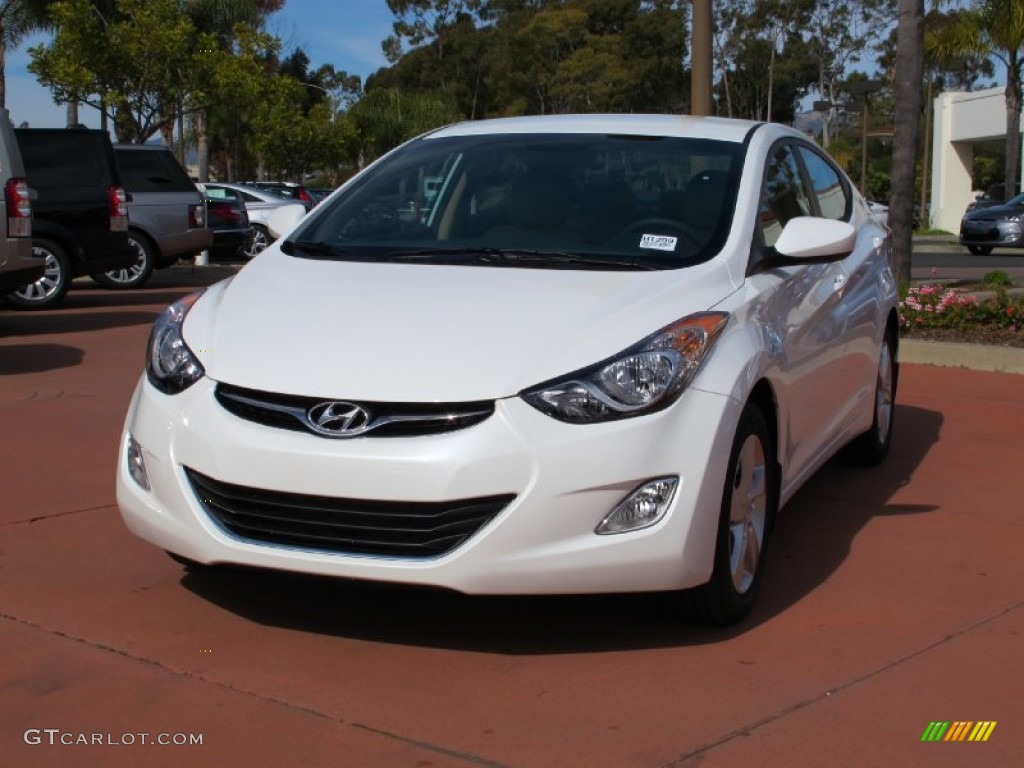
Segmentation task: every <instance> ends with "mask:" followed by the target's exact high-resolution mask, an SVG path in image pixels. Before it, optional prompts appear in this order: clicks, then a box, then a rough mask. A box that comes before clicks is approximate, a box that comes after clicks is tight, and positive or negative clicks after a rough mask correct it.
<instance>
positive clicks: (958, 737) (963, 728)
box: [942, 720, 974, 741]
mask: <svg viewBox="0 0 1024 768" xmlns="http://www.w3.org/2000/svg"><path fill="white" fill-rule="evenodd" d="M972 725H974V723H972V722H971V721H970V720H968V721H964V720H958V721H956V722H954V723H953V724H952V726H950V728H949V733H947V734H946V737H945V738H944V739H942V740H943V741H963V740H964V739H965V738H966V737H967V730H968V728H970V727H971V726H972Z"/></svg>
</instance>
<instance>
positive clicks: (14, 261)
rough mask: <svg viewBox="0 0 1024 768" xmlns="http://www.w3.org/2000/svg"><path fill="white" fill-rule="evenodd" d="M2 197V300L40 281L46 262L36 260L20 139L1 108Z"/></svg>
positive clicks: (0, 238) (0, 182) (5, 111)
mask: <svg viewBox="0 0 1024 768" xmlns="http://www.w3.org/2000/svg"><path fill="white" fill-rule="evenodd" d="M0 193H2V195H3V202H4V215H3V217H2V219H3V223H2V224H0V296H5V295H6V294H8V293H10V292H11V291H13V290H14V289H16V288H19V287H21V286H23V285H26V284H28V283H33V282H35V281H36V280H39V279H40V278H41V277H42V276H43V273H44V271H45V268H46V267H45V264H44V263H43V260H42V259H37V258H33V257H32V204H31V202H30V199H29V195H30V192H29V188H28V182H26V181H25V166H24V164H23V163H22V161H21V151H20V150H19V149H18V139H17V137H16V136H15V135H14V128H13V127H12V126H11V119H10V117H8V114H7V110H6V109H3V108H0Z"/></svg>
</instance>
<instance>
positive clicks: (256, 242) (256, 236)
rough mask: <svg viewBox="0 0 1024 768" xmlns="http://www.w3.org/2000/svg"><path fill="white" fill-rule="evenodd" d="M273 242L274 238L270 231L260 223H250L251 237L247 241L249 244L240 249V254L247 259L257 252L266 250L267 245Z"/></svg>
mask: <svg viewBox="0 0 1024 768" xmlns="http://www.w3.org/2000/svg"><path fill="white" fill-rule="evenodd" d="M272 242H274V238H272V237H271V236H270V231H269V230H268V229H267V228H266V227H264V226H263V225H262V224H253V225H252V239H251V240H250V241H249V245H248V247H246V248H243V249H242V255H243V256H245V257H246V258H247V259H251V258H252V257H253V256H255V255H256V254H257V253H260V252H262V251H264V250H266V248H267V246H268V245H270V244H271V243H272Z"/></svg>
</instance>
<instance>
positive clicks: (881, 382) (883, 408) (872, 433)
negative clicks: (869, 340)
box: [842, 332, 896, 465]
mask: <svg viewBox="0 0 1024 768" xmlns="http://www.w3.org/2000/svg"><path fill="white" fill-rule="evenodd" d="M895 416H896V344H895V342H894V341H893V338H892V333H891V332H889V333H886V335H885V341H884V342H883V343H882V349H881V352H880V353H879V356H878V375H877V377H876V379H875V415H874V419H873V421H872V423H871V429H869V430H868V431H867V432H865V433H864V434H863V435H861V436H860V437H858V438H855V439H854V440H853V442H851V443H850V444H849V445H847V446H846V448H844V449H843V453H842V458H843V459H845V460H846V461H848V462H850V463H851V464H864V465H872V464H881V463H882V461H884V460H885V457H886V456H887V455H888V454H889V446H890V445H891V444H892V433H893V428H894V426H895V422H896V419H895Z"/></svg>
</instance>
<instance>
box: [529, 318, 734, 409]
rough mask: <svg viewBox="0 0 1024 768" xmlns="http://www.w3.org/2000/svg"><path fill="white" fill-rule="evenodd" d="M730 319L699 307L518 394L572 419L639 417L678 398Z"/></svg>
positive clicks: (538, 406) (533, 404) (535, 405)
mask: <svg viewBox="0 0 1024 768" xmlns="http://www.w3.org/2000/svg"><path fill="white" fill-rule="evenodd" d="M728 320H729V315H728V313H726V312H700V313H698V314H695V315H690V316H689V317H684V318H683V319H681V320H677V321H676V322H674V323H672V324H671V325H669V326H666V327H665V328H662V329H661V330H660V331H658V332H657V333H655V334H653V335H651V336H648V337H647V338H646V339H644V340H643V341H641V342H640V343H638V344H635V345H634V346H632V347H630V348H629V349H627V350H625V351H624V352H621V353H620V354H618V355H616V356H615V357H612V358H610V359H608V360H605V361H603V362H600V363H597V364H596V365H592V366H590V367H589V368H584V369H583V370H581V371H577V372H575V373H570V374H569V375H567V376H563V377H560V378H558V379H555V380H552V381H548V382H545V383H543V384H539V385H537V386H536V387H532V388H530V389H528V390H524V391H523V392H521V393H520V396H521V397H522V398H523V399H524V400H525V401H526V402H528V403H529V404H530V405H532V406H533V407H534V408H537V409H538V410H540V411H542V412H543V413H546V414H547V415H548V416H552V417H553V418H556V419H559V420H560V421H566V422H569V423H571V424H591V423H595V422H599V421H611V420H613V419H623V418H627V417H629V416H639V415H641V414H645V413H652V412H654V411H659V410H661V409H662V408H666V407H668V406H669V405H671V404H672V403H674V402H675V401H676V399H677V398H678V397H679V395H680V394H682V392H683V390H684V389H685V388H686V385H687V384H689V383H690V380H691V379H692V378H693V377H694V375H695V374H696V373H697V370H698V369H699V368H700V366H701V363H702V362H703V361H704V358H705V357H707V353H708V351H709V350H710V349H711V346H712V345H713V344H714V343H715V340H716V339H717V338H718V336H719V334H720V333H721V332H722V329H724V328H725V324H726V323H727V322H728Z"/></svg>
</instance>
